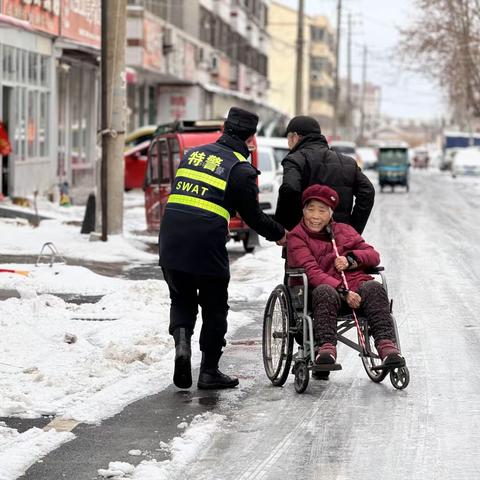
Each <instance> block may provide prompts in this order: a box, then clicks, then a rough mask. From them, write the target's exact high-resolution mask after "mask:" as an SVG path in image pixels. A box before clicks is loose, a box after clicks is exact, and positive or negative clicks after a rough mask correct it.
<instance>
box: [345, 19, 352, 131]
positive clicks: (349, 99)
mask: <svg viewBox="0 0 480 480" xmlns="http://www.w3.org/2000/svg"><path fill="white" fill-rule="evenodd" d="M352 110H353V107H352V14H351V13H349V14H348V43H347V111H346V122H347V127H348V132H349V135H350V136H351V137H353V135H352V133H353V132H352V123H353V122H352Z"/></svg>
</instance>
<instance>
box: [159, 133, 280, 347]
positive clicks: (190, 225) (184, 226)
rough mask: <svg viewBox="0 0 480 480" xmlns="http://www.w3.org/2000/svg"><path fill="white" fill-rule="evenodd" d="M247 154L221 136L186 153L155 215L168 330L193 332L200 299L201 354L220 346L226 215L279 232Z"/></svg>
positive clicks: (267, 232) (269, 233)
mask: <svg viewBox="0 0 480 480" xmlns="http://www.w3.org/2000/svg"><path fill="white" fill-rule="evenodd" d="M248 155H249V151H248V148H247V146H246V144H245V142H243V141H241V140H240V139H237V138H235V137H232V136H230V135H226V134H224V135H223V136H222V137H221V138H220V139H219V140H218V141H217V142H216V143H214V144H209V145H204V146H201V147H198V148H193V149H191V150H190V151H188V152H187V153H186V154H185V156H184V158H183V160H182V162H181V163H180V165H179V168H178V170H177V174H176V177H175V180H174V182H173V185H172V192H171V194H170V197H169V201H168V203H167V206H166V209H165V216H164V217H163V219H162V225H161V229H160V237H159V252H160V265H161V266H162V268H163V272H164V276H165V280H166V281H167V283H168V285H169V288H170V297H171V301H172V305H171V310H170V329H169V330H170V333H171V334H173V331H174V330H175V329H176V328H187V329H189V330H190V331H193V327H194V325H195V320H196V315H197V312H198V305H200V306H201V307H202V319H203V326H202V331H201V334H200V349H201V350H202V351H204V352H207V351H219V350H220V351H221V348H222V346H223V345H224V336H225V333H226V331H227V320H226V318H227V311H228V303H227V300H228V292H227V288H228V282H229V279H230V270H229V260H228V253H227V249H226V242H227V235H228V219H229V217H230V216H233V215H235V214H236V212H238V213H239V214H240V216H241V217H242V218H243V220H244V221H245V222H246V223H247V224H248V225H249V227H250V228H252V229H254V230H255V231H257V232H258V233H259V234H260V235H262V236H264V237H265V238H267V240H273V241H277V240H280V239H281V238H282V237H283V236H284V233H285V232H284V229H283V228H282V227H281V225H279V224H278V223H276V222H275V221H273V220H272V219H271V218H269V217H268V216H267V215H265V214H264V213H263V212H262V211H261V209H260V206H259V204H258V199H257V196H258V188H257V185H256V177H257V171H256V170H255V168H254V167H253V166H252V165H251V164H250V163H249V162H248V161H246V158H247V157H248Z"/></svg>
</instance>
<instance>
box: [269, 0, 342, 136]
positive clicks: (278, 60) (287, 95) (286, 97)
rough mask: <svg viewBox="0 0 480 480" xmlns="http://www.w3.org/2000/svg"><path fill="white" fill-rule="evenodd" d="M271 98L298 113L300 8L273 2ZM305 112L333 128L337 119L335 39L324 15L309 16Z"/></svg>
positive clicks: (272, 101)
mask: <svg viewBox="0 0 480 480" xmlns="http://www.w3.org/2000/svg"><path fill="white" fill-rule="evenodd" d="M268 16H269V20H268V33H269V35H270V43H269V47H268V53H269V54H268V59H269V63H268V80H269V85H270V87H269V97H268V98H269V100H270V102H271V103H272V104H273V105H275V106H276V107H278V108H279V109H280V110H282V111H284V112H286V113H287V114H288V115H289V116H290V117H291V116H293V115H295V86H296V80H295V78H296V75H295V72H296V61H297V60H296V58H297V56H296V42H297V10H294V9H292V8H289V7H287V6H285V5H283V4H281V3H278V2H275V1H273V2H272V3H271V4H270V8H269V15H268ZM304 42H305V43H304V48H303V55H304V57H303V98H302V109H301V110H302V114H304V115H311V116H313V117H315V118H316V119H317V120H319V122H320V124H321V126H322V128H326V129H328V128H330V126H331V123H332V118H333V102H334V71H335V54H334V48H335V39H334V35H333V30H332V27H331V25H330V22H329V20H328V19H327V18H326V17H324V16H315V17H311V16H308V15H306V16H305V29H304Z"/></svg>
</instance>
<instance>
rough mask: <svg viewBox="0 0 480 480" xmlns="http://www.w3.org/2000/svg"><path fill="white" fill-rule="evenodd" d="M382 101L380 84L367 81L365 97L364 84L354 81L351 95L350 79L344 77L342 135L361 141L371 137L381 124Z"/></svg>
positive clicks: (340, 113)
mask: <svg viewBox="0 0 480 480" xmlns="http://www.w3.org/2000/svg"><path fill="white" fill-rule="evenodd" d="M349 100H350V101H349ZM381 102H382V89H381V87H380V86H378V85H374V84H373V83H370V82H367V83H366V84H365V97H364V92H363V85H362V84H358V83H352V85H351V86H350V96H349V85H348V81H347V80H346V79H342V80H341V82H340V97H339V132H340V136H341V137H342V138H344V139H348V140H351V141H359V142H362V140H368V139H369V138H371V136H372V134H373V132H375V131H376V130H377V129H378V128H379V126H380V124H381ZM362 115H363V120H362ZM362 135H363V139H362V138H361V137H362Z"/></svg>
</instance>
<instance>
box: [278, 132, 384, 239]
mask: <svg viewBox="0 0 480 480" xmlns="http://www.w3.org/2000/svg"><path fill="white" fill-rule="evenodd" d="M282 165H283V183H282V185H281V187H280V189H279V195H278V204H277V210H276V212H275V219H276V220H277V221H278V222H279V223H281V224H282V225H283V226H284V227H285V228H286V229H287V230H291V229H292V228H294V227H295V226H296V225H297V224H298V223H299V222H300V220H301V218H302V192H303V191H304V190H305V189H306V188H307V187H309V186H310V185H313V184H315V183H319V184H322V185H327V186H329V187H331V188H333V189H334V190H336V192H337V193H338V195H339V197H340V201H339V204H338V207H337V208H336V210H335V213H334V215H333V218H334V219H335V221H337V222H341V223H348V224H350V225H351V226H352V227H353V228H355V230H356V231H357V232H358V233H360V234H361V233H362V232H363V230H364V228H365V225H366V224H367V220H368V217H369V215H370V212H371V210H372V208H373V202H374V198H375V189H374V187H373V185H372V183H371V182H370V180H369V179H368V178H367V177H366V176H365V175H364V174H363V173H362V171H361V170H360V168H359V167H358V165H357V163H356V162H355V160H354V159H353V158H351V157H348V156H346V155H342V154H339V153H336V152H334V151H333V150H330V148H329V147H328V143H327V140H326V138H325V137H324V136H323V135H321V134H317V133H311V134H309V135H306V136H305V137H304V138H302V140H301V141H300V142H299V143H298V144H297V145H296V146H295V147H294V148H293V149H292V150H291V151H290V153H289V154H288V155H287V156H286V157H285V158H284V160H283V162H282ZM354 197H355V205H354Z"/></svg>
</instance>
